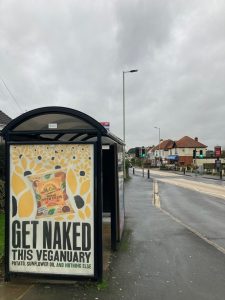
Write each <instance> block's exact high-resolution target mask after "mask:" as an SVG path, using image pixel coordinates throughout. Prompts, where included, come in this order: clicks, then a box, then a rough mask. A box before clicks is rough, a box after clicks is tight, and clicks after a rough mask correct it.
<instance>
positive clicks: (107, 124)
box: [100, 122, 110, 130]
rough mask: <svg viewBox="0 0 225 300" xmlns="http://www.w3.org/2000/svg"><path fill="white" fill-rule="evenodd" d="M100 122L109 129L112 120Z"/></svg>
mask: <svg viewBox="0 0 225 300" xmlns="http://www.w3.org/2000/svg"><path fill="white" fill-rule="evenodd" d="M100 124H101V125H102V126H104V127H105V129H107V130H109V126H110V122H100Z"/></svg>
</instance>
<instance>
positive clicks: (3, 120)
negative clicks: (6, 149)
mask: <svg viewBox="0 0 225 300" xmlns="http://www.w3.org/2000/svg"><path fill="white" fill-rule="evenodd" d="M11 120H12V119H11V118H10V117H9V116H7V115H6V114H5V113H4V112H3V111H1V110H0V134H1V132H2V129H3V128H4V127H5V126H6V125H7V124H8V123H9V122H10V121H11ZM0 142H1V143H2V142H3V139H2V136H1V135H0Z"/></svg>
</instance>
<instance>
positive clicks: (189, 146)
mask: <svg viewBox="0 0 225 300" xmlns="http://www.w3.org/2000/svg"><path fill="white" fill-rule="evenodd" d="M206 150H207V146H206V145H204V144H202V143H200V142H199V141H198V138H197V137H196V138H194V139H192V138H190V137H189V136H184V137H182V138H181V139H180V140H178V141H176V142H175V144H174V148H173V151H172V153H173V155H178V163H179V165H182V166H187V165H191V164H193V152H194V151H196V156H197V157H198V156H199V155H200V154H202V155H203V156H204V157H205V156H206Z"/></svg>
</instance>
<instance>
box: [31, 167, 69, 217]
mask: <svg viewBox="0 0 225 300" xmlns="http://www.w3.org/2000/svg"><path fill="white" fill-rule="evenodd" d="M28 177H29V180H30V181H31V182H32V186H33V190H34V193H35V198H36V201H37V214H36V218H46V217H56V216H59V215H63V214H71V213H74V210H73V208H72V206H71V204H70V202H69V200H68V195H67V193H66V172H65V171H62V170H61V171H57V172H50V173H45V174H42V175H31V176H28Z"/></svg>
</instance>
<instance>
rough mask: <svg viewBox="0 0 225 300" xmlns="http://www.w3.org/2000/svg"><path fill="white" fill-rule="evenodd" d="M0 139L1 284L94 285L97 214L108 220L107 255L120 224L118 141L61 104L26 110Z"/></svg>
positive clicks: (98, 253)
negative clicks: (1, 143) (0, 149)
mask: <svg viewBox="0 0 225 300" xmlns="http://www.w3.org/2000/svg"><path fill="white" fill-rule="evenodd" d="M2 135H3V137H4V139H5V145H6V205H5V209H6V234H5V236H6V242H5V279H6V280H10V278H11V277H12V276H15V275H17V276H25V275H29V276H30V275H31V276H38V277H39V276H41V277H49V278H55V279H75V280H80V279H92V280H101V278H102V273H103V236H102V220H103V213H104V212H106V213H109V215H110V217H111V248H112V250H116V246H117V243H118V242H119V241H120V240H121V237H122V233H123V227H124V217H125V210H124V181H123V147H124V144H123V142H122V141H121V140H120V139H119V138H117V137H116V136H114V135H113V134H111V133H110V132H109V131H107V130H106V129H105V128H104V127H103V126H102V125H101V124H100V123H99V122H97V121H96V120H95V119H93V118H92V117H90V116H88V115H86V114H84V113H82V112H80V111H77V110H74V109H70V108H65V107H43V108H38V109H35V110H32V111H29V112H26V113H24V114H22V115H20V116H19V117H17V118H15V119H14V120H12V121H11V122H10V123H9V124H8V125H7V126H6V127H5V128H4V129H3V131H2Z"/></svg>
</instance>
